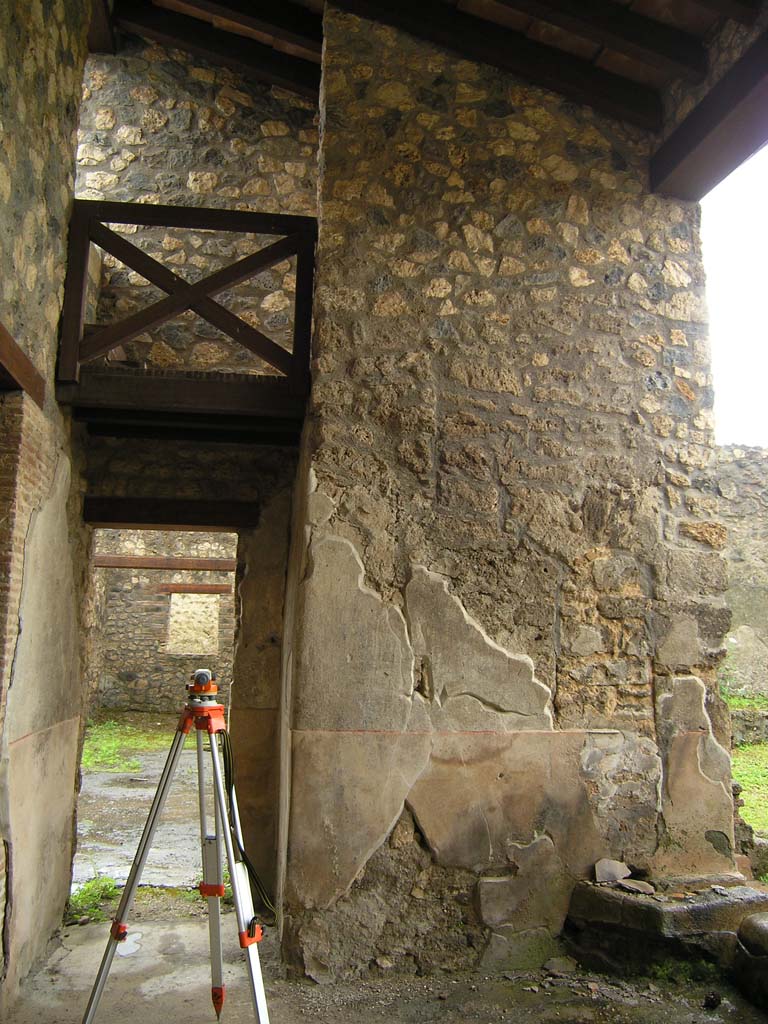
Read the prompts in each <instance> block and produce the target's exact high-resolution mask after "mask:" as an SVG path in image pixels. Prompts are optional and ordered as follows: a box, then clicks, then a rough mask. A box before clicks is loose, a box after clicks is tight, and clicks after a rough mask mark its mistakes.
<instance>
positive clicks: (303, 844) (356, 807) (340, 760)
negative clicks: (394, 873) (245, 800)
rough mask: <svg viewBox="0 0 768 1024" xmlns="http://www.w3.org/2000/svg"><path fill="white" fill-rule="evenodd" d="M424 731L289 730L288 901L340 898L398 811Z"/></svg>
mask: <svg viewBox="0 0 768 1024" xmlns="http://www.w3.org/2000/svg"><path fill="white" fill-rule="evenodd" d="M430 744H431V740H430V736H429V734H426V733H422V734H413V733H406V734H402V735H397V734H395V733H391V732H388V733H370V732H369V733H360V734H355V733H334V732H312V733H307V732H294V733H293V768H292V777H293V780H294V784H293V790H292V802H291V822H290V833H289V838H288V871H287V878H288V888H287V901H288V903H289V904H292V905H294V906H300V907H306V908H312V907H327V906H330V905H331V904H332V903H334V902H335V901H336V900H337V899H338V898H339V897H340V896H342V895H343V894H344V893H345V892H346V891H347V890H348V889H349V887H350V886H351V884H352V882H353V881H354V880H355V877H356V876H357V874H358V872H359V871H360V870H361V868H362V867H363V866H364V865H365V864H366V862H367V861H368V859H369V857H370V856H371V854H372V853H373V852H374V851H375V850H376V849H377V848H378V847H379V846H380V845H381V844H382V843H383V842H384V840H385V839H386V837H387V835H388V834H389V833H390V831H391V830H392V828H393V826H394V824H395V822H396V821H397V819H398V818H399V817H400V814H401V812H402V810H403V803H404V800H405V798H406V796H407V794H408V792H409V791H410V789H411V787H412V785H413V782H414V780H415V779H416V778H418V776H419V775H420V774H421V772H422V771H423V770H424V768H425V766H426V764H427V761H428V759H429V750H430Z"/></svg>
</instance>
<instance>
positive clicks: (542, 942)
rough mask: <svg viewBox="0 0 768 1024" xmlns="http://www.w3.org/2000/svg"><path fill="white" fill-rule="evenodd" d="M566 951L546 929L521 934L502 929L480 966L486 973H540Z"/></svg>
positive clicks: (493, 934)
mask: <svg viewBox="0 0 768 1024" xmlns="http://www.w3.org/2000/svg"><path fill="white" fill-rule="evenodd" d="M562 952H563V947H562V945H561V944H560V943H559V942H558V941H557V939H554V938H552V936H551V935H550V933H549V932H548V931H547V929H546V928H531V929H529V930H528V931H524V932H518V931H515V929H514V928H510V927H501V928H499V929H498V931H494V932H493V933H492V935H491V938H490V941H489V943H488V946H487V947H486V950H485V952H484V954H483V958H482V960H481V961H480V967H481V968H482V969H483V970H485V971H501V970H513V971H536V970H539V968H541V967H543V965H544V964H545V963H546V962H547V960H550V959H551V958H552V957H557V956H560V954H561V953H562Z"/></svg>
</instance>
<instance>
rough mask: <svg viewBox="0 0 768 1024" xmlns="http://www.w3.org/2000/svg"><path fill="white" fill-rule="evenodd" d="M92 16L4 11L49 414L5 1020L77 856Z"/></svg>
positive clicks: (19, 680)
mask: <svg viewBox="0 0 768 1024" xmlns="http://www.w3.org/2000/svg"><path fill="white" fill-rule="evenodd" d="M86 15H87V9H86V7H85V5H83V4H80V3H75V2H73V0H59V2H57V3H54V4H49V5H43V4H40V3H34V4H27V3H21V2H11V3H6V4H3V5H2V7H0V76H2V81H3V88H2V89H0V134H2V140H3V144H2V146H1V147H0V265H2V266H3V268H5V273H4V275H3V279H2V283H0V289H2V310H1V311H0V319H2V321H3V323H4V324H5V326H6V327H7V328H8V330H9V331H10V332H11V334H12V335H13V336H14V337H15V339H16V341H17V342H18V344H19V345H20V346H21V348H22V349H23V350H24V351H25V352H26V353H27V355H28V356H29V357H30V358H31V359H32V361H33V362H34V364H35V365H36V367H37V369H38V370H39V371H40V373H41V374H42V375H43V376H44V378H45V381H46V386H47V395H46V402H45V408H44V410H40V409H39V408H38V407H37V406H36V405H35V404H34V403H33V402H32V401H31V399H29V398H27V397H26V396H21V395H18V394H14V395H5V396H3V397H2V398H0V539H1V540H2V555H1V556H0V557H1V558H2V565H3V570H4V571H3V573H2V585H1V586H0V1016H2V1015H3V1012H4V1009H5V1007H6V1006H7V1005H8V1004H9V1003H10V1001H11V1000H12V999H13V998H14V997H15V994H16V991H17V988H18V984H19V981H20V979H21V978H22V977H23V976H24V974H25V973H26V972H27V971H28V970H29V968H30V966H31V965H32V963H33V962H34V960H35V959H36V958H37V957H38V956H40V955H41V954H42V953H43V951H44V949H45V947H46V944H47V942H48V939H49V937H50V935H51V934H52V932H53V931H54V929H55V928H56V927H57V926H58V925H59V923H60V921H61V913H62V910H63V907H64V902H65V899H66V896H67V891H68V883H69V871H70V863H71V855H72V834H73V826H72V823H73V815H74V803H75V787H76V779H77V761H78V743H79V736H80V730H81V719H80V711H81V707H82V693H81V682H80V652H79V642H78V620H79V609H80V604H81V601H80V598H81V592H82V585H83V578H84V571H85V565H86V558H85V551H84V546H85V540H86V538H85V537H84V536H83V535H82V533H81V530H80V529H79V528H78V526H77V520H78V516H79V497H80V487H79V477H78V456H77V452H76V446H75V445H74V443H73V439H72V438H71V436H70V428H69V424H68V422H67V421H66V420H64V419H63V418H62V417H61V415H60V413H59V411H58V408H57V406H56V403H55V399H54V395H53V379H52V376H53V367H54V364H55V359H56V348H57V327H58V320H59V313H60V310H61V302H62V288H63V281H64V271H65V261H64V253H65V248H64V247H65V243H66V236H67V223H68V219H69V210H70V203H71V197H72V189H73V182H74V149H75V125H76V120H77V112H78V103H79V93H80V82H81V77H82V68H83V64H84V61H85V50H86V41H85V33H86ZM33 807H34V809H35V813H34V814H31V813H30V808H33Z"/></svg>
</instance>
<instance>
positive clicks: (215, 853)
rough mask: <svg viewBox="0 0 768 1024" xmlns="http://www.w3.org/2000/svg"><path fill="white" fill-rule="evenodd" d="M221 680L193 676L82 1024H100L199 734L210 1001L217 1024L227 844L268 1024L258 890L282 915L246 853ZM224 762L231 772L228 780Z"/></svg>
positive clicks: (256, 993)
mask: <svg viewBox="0 0 768 1024" xmlns="http://www.w3.org/2000/svg"><path fill="white" fill-rule="evenodd" d="M215 679H216V677H215V676H214V675H213V673H212V672H210V671H209V670H208V669H198V670H197V671H196V672H194V673H193V674H192V683H191V684H189V683H188V684H187V692H188V697H187V702H186V704H185V705H184V710H183V711H182V714H181V718H180V719H179V724H178V726H177V727H176V735H175V736H174V738H173V742H172V743H171V749H170V751H169V753H168V759H167V761H166V762H165V767H164V768H163V773H162V775H161V776H160V782H159V783H158V786H157V792H156V793H155V796H154V799H153V801H152V806H151V808H150V811H149V816H148V817H147V823H146V825H145V826H144V831H143V832H142V835H141V839H140V841H139V845H138V848H137V850H136V856H135V857H134V860H133V864H132V866H131V871H130V874H129V875H128V880H127V882H126V883H125V888H124V889H123V895H122V899H121V900H120V905H119V907H118V908H117V913H116V914H115V919H114V921H113V922H112V927H111V929H110V934H109V940H108V941H107V948H106V949H105V951H104V956H103V957H102V960H101V965H100V966H99V970H98V973H97V975H96V981H95V982H94V985H93V990H92V991H91V997H90V999H89V1000H88V1006H87V1007H86V1010H85V1016H84V1017H83V1024H91V1021H93V1019H94V1016H95V1015H96V1009H97V1007H98V1005H99V1000H100V999H101V995H102V992H103V991H104V986H105V985H106V983H107V975H108V974H109V969H110V967H111V966H112V960H113V959H114V956H115V951H116V949H117V944H118V943H119V942H123V941H125V938H126V936H127V934H128V927H127V925H126V921H127V918H128V913H129V912H130V909H131V907H132V905H133V900H134V897H135V895H136V890H137V888H138V886H139V880H140V878H141V873H142V871H143V870H144V865H145V863H146V860H147V855H148V853H149V848H150V846H151V845H152V837H153V836H154V834H155V830H156V828H157V825H158V821H159V819H160V815H161V813H162V810H163V805H164V804H165V798H166V797H167V796H168V791H169V789H170V786H171V782H172V781H173V776H174V773H175V771H176V768H177V766H178V763H179V758H180V757H181V752H182V749H183V747H184V741H185V740H186V738H187V736H188V734H189V733H190V732H191V731H192V728H193V727H194V729H195V735H196V738H197V786H198V798H199V808H200V841H201V845H202V860H203V881H202V882H201V883H200V894H201V896H203V897H204V898H205V899H206V900H207V902H208V932H209V938H210V948H211V1000H212V1001H213V1008H214V1010H215V1011H216V1017H217V1019H218V1017H219V1016H220V1015H221V1010H222V1007H223V1005H224V980H223V964H222V952H221V897H222V896H223V895H224V876H223V868H222V842H223V844H224V849H225V851H226V855H227V864H228V865H229V877H230V882H231V885H232V897H233V901H234V904H235V913H236V915H237V931H238V938H239V940H240V946H241V947H242V949H243V950H244V951H245V956H246V960H247V963H248V975H249V979H250V989H251V997H252V999H253V1008H254V1010H255V1013H256V1019H257V1021H258V1022H259V1024H269V1014H268V1013H267V997H266V995H265V993H264V982H263V980H262V977H261V964H260V963H259V952H258V946H257V943H259V942H260V941H261V938H262V936H263V929H262V926H261V925H260V924H258V922H257V920H256V917H255V915H254V909H253V897H252V895H251V882H253V884H254V888H255V889H256V891H257V893H258V896H259V900H260V901H261V903H262V904H263V905H264V908H265V909H266V911H267V912H268V914H269V915H271V916H272V917H273V918H274V914H275V910H274V907H273V906H272V903H271V902H270V899H269V896H268V895H267V893H266V891H265V890H264V887H263V886H262V884H261V882H260V881H259V878H258V876H257V875H256V873H255V871H254V870H253V867H252V865H251V863H250V861H249V860H248V858H247V856H246V854H245V850H244V848H243V835H242V830H241V828H240V814H239V811H238V808H237V797H236V795H235V783H234V770H233V761H232V749H231V745H230V739H229V734H228V732H227V726H226V721H225V719H224V706H223V704H219V703H218V700H217V697H216V694H217V692H218V687H217V686H216V682H215ZM203 733H208V736H209V737H210V746H211V765H212V768H213V821H214V829H213V834H209V832H208V815H207V810H206V804H207V799H206V792H205V758H204V748H203ZM222 761H223V765H224V770H223V772H222ZM227 805H228V806H227Z"/></svg>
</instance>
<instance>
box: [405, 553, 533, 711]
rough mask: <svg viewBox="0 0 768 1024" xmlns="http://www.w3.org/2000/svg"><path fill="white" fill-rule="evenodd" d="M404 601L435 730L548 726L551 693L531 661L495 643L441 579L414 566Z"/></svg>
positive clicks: (414, 650) (420, 567) (422, 568)
mask: <svg viewBox="0 0 768 1024" xmlns="http://www.w3.org/2000/svg"><path fill="white" fill-rule="evenodd" d="M405 600H406V616H407V619H408V625H409V627H410V636H411V642H412V644H413V652H414V654H415V655H416V657H417V658H421V659H426V660H427V661H428V663H429V667H430V674H431V688H432V691H433V697H434V706H433V709H432V721H433V723H434V725H435V727H436V728H438V729H470V730H473V729H501V730H503V731H507V730H513V729H552V728H553V724H552V712H551V710H550V707H549V704H550V697H551V694H550V691H549V688H548V687H547V686H545V685H544V684H543V683H541V682H539V680H538V679H536V678H535V677H534V670H533V662H532V661H531V659H530V658H528V657H526V656H525V655H521V654H511V653H510V652H509V651H507V650H505V649H504V648H503V647H501V646H499V644H497V643H495V642H494V641H493V640H492V639H491V638H490V637H489V636H488V635H487V634H486V633H485V631H484V630H483V628H482V626H481V625H480V624H479V623H478V622H476V621H475V620H474V619H473V618H472V617H471V616H470V615H469V614H468V613H467V611H466V609H465V608H464V606H463V605H462V603H461V602H460V601H459V599H458V598H457V597H455V596H454V595H453V594H451V593H449V591H448V584H447V582H446V580H445V579H444V578H443V577H442V576H439V575H438V574H437V573H434V572H430V571H429V570H428V569H425V568H424V567H423V566H416V567H415V568H414V570H413V576H412V578H411V581H410V583H409V584H408V586H407V587H406V590H405Z"/></svg>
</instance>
